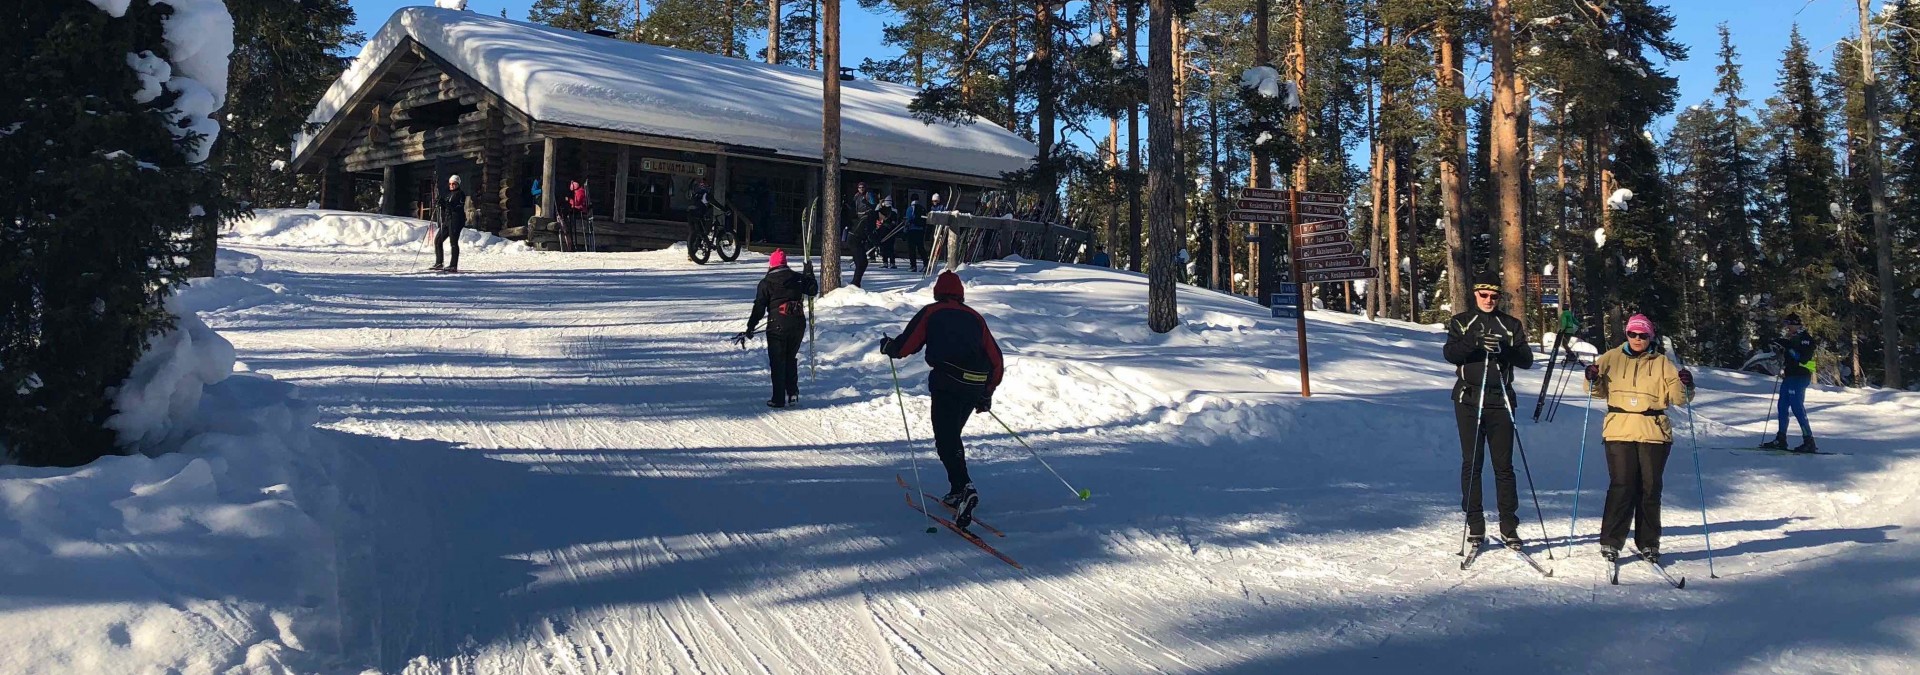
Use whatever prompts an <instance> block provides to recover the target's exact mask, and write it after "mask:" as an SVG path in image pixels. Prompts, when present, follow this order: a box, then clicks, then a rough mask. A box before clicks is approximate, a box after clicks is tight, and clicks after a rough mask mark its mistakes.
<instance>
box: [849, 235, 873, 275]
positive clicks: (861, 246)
mask: <svg viewBox="0 0 1920 675" xmlns="http://www.w3.org/2000/svg"><path fill="white" fill-rule="evenodd" d="M853 250H854V254H853V285H854V286H856V287H858V286H860V280H861V279H862V278H865V277H866V276H867V256H869V255H872V254H873V249H872V248H870V247H869V246H868V245H867V241H866V240H865V239H861V240H859V241H856V242H854V244H853Z"/></svg>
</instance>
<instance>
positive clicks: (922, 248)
mask: <svg viewBox="0 0 1920 675" xmlns="http://www.w3.org/2000/svg"><path fill="white" fill-rule="evenodd" d="M926 263H927V232H926V230H907V266H908V269H911V270H913V271H916V272H917V271H920V266H921V265H925V264H926Z"/></svg>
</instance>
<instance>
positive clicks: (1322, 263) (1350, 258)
mask: <svg viewBox="0 0 1920 675" xmlns="http://www.w3.org/2000/svg"><path fill="white" fill-rule="evenodd" d="M1366 266H1367V259H1366V258H1362V257H1360V256H1357V255H1342V256H1334V257H1331V258H1307V259H1302V260H1301V261H1300V267H1299V269H1300V271H1302V272H1309V273H1311V272H1321V271H1326V270H1340V269H1350V268H1355V267H1360V268H1365V267H1366Z"/></svg>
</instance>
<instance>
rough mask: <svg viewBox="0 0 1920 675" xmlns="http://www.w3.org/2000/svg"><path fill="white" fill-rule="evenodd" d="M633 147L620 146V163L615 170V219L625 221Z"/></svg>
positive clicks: (615, 220)
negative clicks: (628, 176)
mask: <svg viewBox="0 0 1920 675" xmlns="http://www.w3.org/2000/svg"><path fill="white" fill-rule="evenodd" d="M632 155H633V148H632V147H630V146H625V145H622V146H620V159H619V160H617V161H619V163H620V165H619V166H617V167H614V170H613V221H614V222H616V223H618V222H625V221H626V219H627V172H628V171H630V169H629V168H628V167H629V166H630V165H632V164H633V157H632Z"/></svg>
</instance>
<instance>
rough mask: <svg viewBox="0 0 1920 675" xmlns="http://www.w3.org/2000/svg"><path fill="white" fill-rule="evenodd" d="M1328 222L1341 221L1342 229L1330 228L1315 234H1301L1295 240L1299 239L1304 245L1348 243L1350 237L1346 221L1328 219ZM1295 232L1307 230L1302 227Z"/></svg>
mask: <svg viewBox="0 0 1920 675" xmlns="http://www.w3.org/2000/svg"><path fill="white" fill-rule="evenodd" d="M1328 222H1332V223H1339V224H1340V225H1341V227H1340V229H1337V230H1330V231H1327V232H1319V233H1315V234H1301V235H1300V236H1298V237H1296V238H1295V240H1296V241H1299V242H1300V245H1301V246H1302V247H1311V246H1321V245H1325V244H1344V243H1347V241H1348V239H1347V229H1346V227H1345V226H1346V223H1340V221H1337V220H1334V221H1328ZM1295 232H1296V233H1299V232H1307V230H1306V229H1304V228H1302V229H1300V230H1295Z"/></svg>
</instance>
